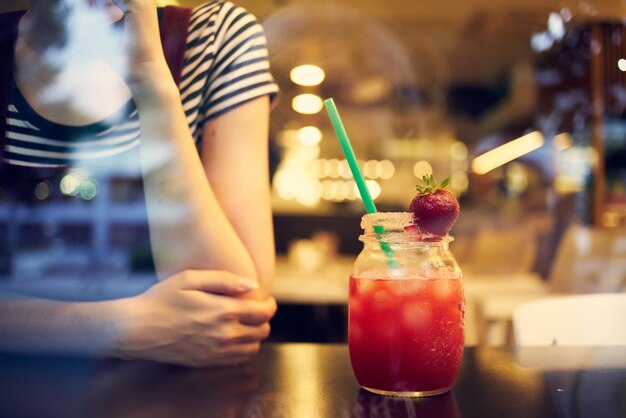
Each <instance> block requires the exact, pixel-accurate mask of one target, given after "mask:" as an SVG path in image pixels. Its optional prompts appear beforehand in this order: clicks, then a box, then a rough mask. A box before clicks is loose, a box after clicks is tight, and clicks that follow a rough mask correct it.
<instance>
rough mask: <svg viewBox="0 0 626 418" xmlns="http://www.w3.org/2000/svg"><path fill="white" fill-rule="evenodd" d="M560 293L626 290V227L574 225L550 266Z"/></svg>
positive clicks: (551, 278)
mask: <svg viewBox="0 0 626 418" xmlns="http://www.w3.org/2000/svg"><path fill="white" fill-rule="evenodd" d="M548 282H549V283H550V287H551V288H552V291H553V292H556V293H579V294H587V293H616V292H624V291H626V230H625V229H623V228H620V229H618V228H597V227H591V226H588V225H581V224H577V223H573V224H571V225H570V226H569V227H568V228H567V230H566V231H565V233H564V234H563V237H562V238H561V241H560V242H559V245H558V249H557V252H556V255H555V258H554V261H553V263H552V266H551V268H550V275H549V279H548Z"/></svg>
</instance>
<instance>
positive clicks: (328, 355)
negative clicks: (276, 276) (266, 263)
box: [0, 344, 626, 418]
mask: <svg viewBox="0 0 626 418" xmlns="http://www.w3.org/2000/svg"><path fill="white" fill-rule="evenodd" d="M0 417H2V418H5V417H7V418H8V417H10V418H19V417H37V418H46V417H64V418H70V417H89V418H92V417H94V418H98V417H113V418H125V417H141V418H150V417H216V418H231V417H232V418H234V417H245V418H283V417H289V418H290V417H297V418H308V417H311V418H324V417H333V418H335V417H338V418H343V417H346V418H370V417H381V418H382V417H384V418H403V417H411V418H429V417H437V418H461V417H462V418H471V417H481V418H488V417H506V418H515V417H523V418H541V417H576V418H578V417H580V418H584V417H593V418H605V417H606V418H624V417H626V347H595V348H577V347H569V348H568V347H545V348H528V349H522V350H517V351H516V350H508V349H500V348H472V347H469V348H466V351H465V355H464V359H463V366H462V369H461V374H460V376H459V379H458V380H457V383H456V385H455V387H454V388H453V390H452V392H450V393H448V394H444V395H439V396H435V397H432V398H425V399H403V398H390V397H381V396H378V395H373V394H369V393H368V392H365V391H363V390H361V389H360V388H359V386H358V384H357V382H356V380H355V379H354V376H353V374H352V369H351V368H350V360H349V356H348V350H347V346H346V345H345V344H332V345H322V344H265V345H264V346H263V348H262V350H261V352H260V353H259V355H258V356H257V357H255V358H254V359H253V360H252V361H251V362H250V363H248V364H246V365H243V366H236V367H220V368H207V369H188V368H183V367H177V366H170V365H164V364H156V363H150V362H134V361H133V362H127V361H121V360H103V359H85V358H66V357H34V356H20V355H8V354H3V355H0Z"/></svg>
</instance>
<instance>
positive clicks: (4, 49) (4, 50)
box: [0, 10, 24, 156]
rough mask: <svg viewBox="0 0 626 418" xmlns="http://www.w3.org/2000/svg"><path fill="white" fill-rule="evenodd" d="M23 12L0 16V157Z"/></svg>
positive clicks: (4, 139) (2, 151)
mask: <svg viewBox="0 0 626 418" xmlns="http://www.w3.org/2000/svg"><path fill="white" fill-rule="evenodd" d="M23 14H24V11H23V10H21V11H18V12H11V13H4V14H0V156H2V154H3V153H4V144H5V141H6V121H7V106H8V104H9V80H10V79H11V72H12V71H13V50H14V49H15V41H16V40H17V26H18V23H19V22H20V18H21V17H22V15H23Z"/></svg>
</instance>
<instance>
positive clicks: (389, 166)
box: [380, 160, 396, 180]
mask: <svg viewBox="0 0 626 418" xmlns="http://www.w3.org/2000/svg"><path fill="white" fill-rule="evenodd" d="M395 173H396V166H395V165H393V163H392V162H391V161H389V160H382V161H381V162H380V178H381V179H383V180H389V179H390V178H392V177H393V175H394V174H395Z"/></svg>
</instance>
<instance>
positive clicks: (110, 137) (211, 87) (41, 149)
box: [3, 1, 278, 167]
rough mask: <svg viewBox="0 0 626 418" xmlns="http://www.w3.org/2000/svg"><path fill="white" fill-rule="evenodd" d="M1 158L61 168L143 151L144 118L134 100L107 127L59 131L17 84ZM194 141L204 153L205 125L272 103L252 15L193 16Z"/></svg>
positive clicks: (230, 10)
mask: <svg viewBox="0 0 626 418" xmlns="http://www.w3.org/2000/svg"><path fill="white" fill-rule="evenodd" d="M11 84H12V85H11V89H10V93H9V104H8V113H7V135H6V144H5V149H4V153H3V159H4V161H5V162H6V163H9V164H14V165H21V166H31V167H62V166H67V165H73V164H76V163H79V164H80V163H92V162H93V163H97V161H98V159H102V158H105V157H111V156H116V155H119V154H122V153H124V152H126V151H128V150H131V149H133V148H135V147H137V146H138V144H139V115H138V112H137V109H136V108H135V106H134V103H133V102H132V101H131V102H130V103H128V104H127V105H126V106H125V107H123V108H122V109H120V110H119V112H117V113H116V114H114V115H112V116H111V117H109V118H107V119H106V120H103V121H100V122H98V123H94V124H90V125H86V126H79V127H77V126H65V125H60V124H57V123H54V122H51V121H49V120H46V119H45V118H43V117H41V116H39V115H38V114H37V113H36V112H35V111H34V110H33V109H32V108H31V107H30V106H29V105H28V103H27V102H26V100H25V99H24V97H23V96H22V94H21V93H20V91H19V89H18V88H17V85H16V84H15V81H14V80H12V83H11ZM179 88H180V92H181V99H182V104H183V108H184V111H185V114H186V117H187V122H188V124H189V126H190V128H191V132H192V135H193V138H194V139H195V141H196V143H197V145H198V146H199V147H200V146H201V140H202V130H203V126H204V124H205V123H206V122H207V121H209V120H211V119H213V118H216V117H218V116H220V115H222V114H224V113H225V112H228V111H229V110H231V109H233V108H235V107H237V106H239V105H241V104H243V103H245V102H247V101H250V100H252V99H254V98H257V97H261V96H265V95H269V96H271V97H274V96H275V95H276V93H277V92H278V87H277V85H276V83H275V82H274V80H273V78H272V76H271V73H270V70H269V60H268V53H267V48H266V41H265V37H264V34H263V30H262V27H261V26H260V24H259V23H258V22H257V21H256V19H255V18H254V16H252V15H251V14H249V13H248V12H247V11H246V10H244V9H242V8H240V7H237V6H235V5H233V4H232V3H230V2H227V1H211V2H208V3H205V4H202V5H200V6H198V7H196V8H194V9H193V11H192V16H191V19H190V23H189V30H188V34H187V48H186V51H185V58H184V66H183V70H182V76H181V81H180V84H179Z"/></svg>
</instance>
